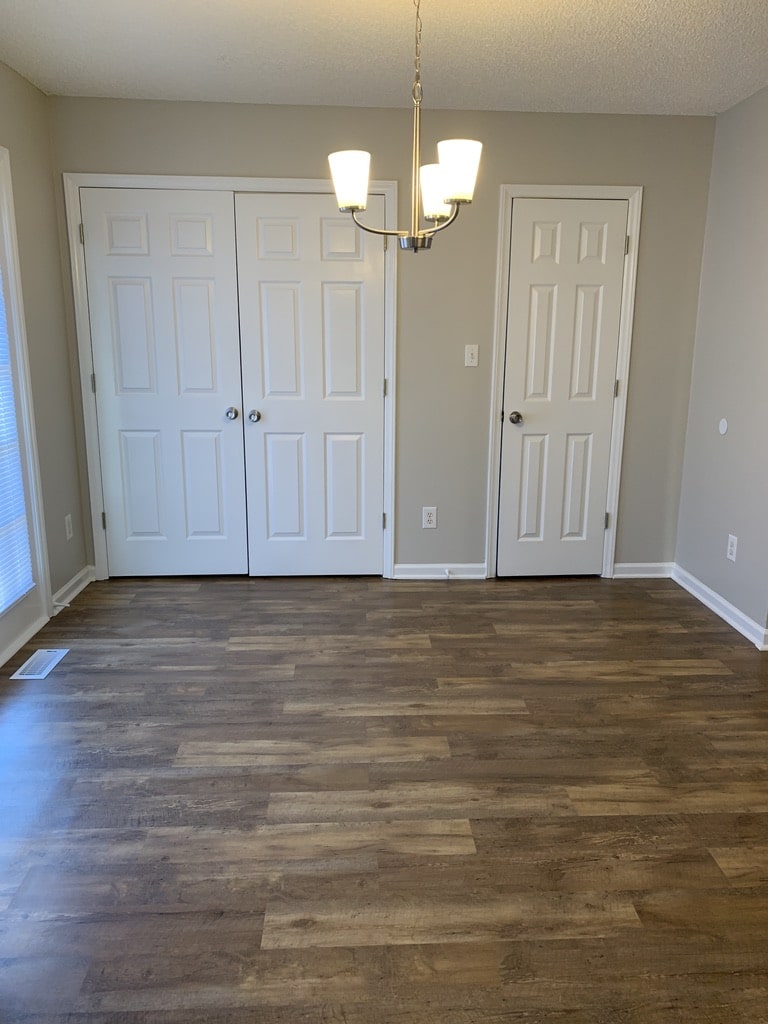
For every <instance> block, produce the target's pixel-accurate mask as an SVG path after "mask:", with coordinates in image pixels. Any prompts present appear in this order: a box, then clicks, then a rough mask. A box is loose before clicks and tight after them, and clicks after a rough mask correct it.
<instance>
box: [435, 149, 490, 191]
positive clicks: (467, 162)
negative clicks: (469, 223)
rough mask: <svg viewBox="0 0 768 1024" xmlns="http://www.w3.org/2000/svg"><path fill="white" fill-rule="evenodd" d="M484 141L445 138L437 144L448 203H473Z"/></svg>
mask: <svg viewBox="0 0 768 1024" xmlns="http://www.w3.org/2000/svg"><path fill="white" fill-rule="evenodd" d="M482 148H483V144H482V142H475V141H474V139H444V140H443V142H438V144H437V154H438V157H439V158H440V167H441V168H442V170H443V175H444V178H443V181H444V183H445V187H446V189H447V191H446V193H445V195H444V196H443V199H444V200H445V201H446V202H448V203H471V202H472V196H473V195H474V192H475V181H476V179H477V169H478V167H479V166H480V153H481V151H482Z"/></svg>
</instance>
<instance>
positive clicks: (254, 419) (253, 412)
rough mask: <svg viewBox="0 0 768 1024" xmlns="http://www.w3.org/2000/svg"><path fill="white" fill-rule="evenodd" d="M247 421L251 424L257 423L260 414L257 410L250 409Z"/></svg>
mask: <svg viewBox="0 0 768 1024" xmlns="http://www.w3.org/2000/svg"><path fill="white" fill-rule="evenodd" d="M248 419H249V420H250V421H251V423H258V422H259V420H260V419H261V413H260V412H259V410H258V409H251V411H250V412H249V413H248Z"/></svg>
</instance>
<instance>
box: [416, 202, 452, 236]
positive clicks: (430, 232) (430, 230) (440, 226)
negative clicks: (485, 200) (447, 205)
mask: <svg viewBox="0 0 768 1024" xmlns="http://www.w3.org/2000/svg"><path fill="white" fill-rule="evenodd" d="M451 205H452V206H453V210H451V215H450V217H449V218H448V219H447V220H444V221H443V223H442V224H438V225H437V227H434V228H428V229H427V230H426V231H422V232H421V234H423V235H429V237H430V238H431V237H432V236H433V235H436V234H437V232H438V231H445V229H446V228H449V227H450V226H451V224H453V222H454V221H455V220H456V218H457V217H458V216H459V210H460V209H461V204H460V203H452V204H451Z"/></svg>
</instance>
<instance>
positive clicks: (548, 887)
mask: <svg viewBox="0 0 768 1024" xmlns="http://www.w3.org/2000/svg"><path fill="white" fill-rule="evenodd" d="M40 646H51V647H54V646H68V647H71V653H70V654H69V655H68V656H67V657H66V658H65V659H64V661H62V662H61V663H60V665H59V666H58V667H57V668H56V669H55V670H54V672H53V673H52V674H51V675H50V676H49V677H48V678H47V679H45V680H42V681H26V682H18V681H11V680H10V679H9V678H8V677H9V675H10V673H11V672H12V671H14V669H15V668H16V667H17V666H18V665H19V664H20V663H21V662H22V661H23V660H24V658H26V657H27V656H28V655H29V654H30V653H31V651H32V650H34V649H36V648H37V647H40ZM767 755H768V656H767V655H765V654H760V653H759V652H757V651H756V650H755V649H754V648H753V647H752V646H751V645H750V644H749V643H748V642H747V641H746V640H744V639H742V638H741V637H740V636H739V635H738V634H737V633H735V632H733V631H732V630H731V629H730V628H729V627H727V626H726V625H724V624H723V623H722V622H720V620H718V619H717V618H716V617H715V616H714V615H712V614H711V613H710V612H709V611H707V610H706V609H705V608H703V607H702V606H700V605H699V604H697V603H696V602H695V601H694V600H693V599H692V598H691V597H689V596H688V595H687V594H685V593H684V592H683V591H682V590H680V589H679V588H678V587H677V586H675V584H673V583H671V582H669V581H665V580H661V581H631V582H629V581H627V582H618V581H604V580H597V579H588V580H567V579H565V580H525V581H488V582H480V583H471V582H461V581H451V582H446V583H405V582H397V583H395V582H387V581H382V580H377V579H318V580H305V579H282V580H247V579H242V578H226V579H205V580H198V579H193V580H152V581H150V580H141V581H138V580H113V581H110V582H107V583H98V584H94V585H92V586H91V587H89V588H88V589H87V590H86V591H85V592H84V593H83V594H82V595H81V596H80V597H79V598H78V599H77V600H76V601H75V602H74V604H73V606H72V607H71V608H69V609H67V610H66V611H64V612H62V613H61V614H60V615H59V616H58V617H57V618H56V619H55V620H53V621H52V622H51V623H50V624H49V626H48V627H46V629H45V630H44V631H43V633H42V634H40V635H39V636H38V637H37V638H36V639H35V641H34V642H33V643H32V644H30V645H29V646H28V647H27V648H26V649H25V650H24V651H22V652H20V654H19V656H18V657H17V658H15V659H14V660H13V662H12V663H10V664H9V665H7V666H5V668H4V669H2V670H0V786H1V790H0V792H1V793H2V795H1V796H0V1021H2V1022H3V1024H32V1022H34V1024H65V1022H66V1024H540V1022H542V1024H543V1022H547V1024H661V1022H664V1024H682V1022H685V1024H744V1022H751V1024H766V1022H768V756H767Z"/></svg>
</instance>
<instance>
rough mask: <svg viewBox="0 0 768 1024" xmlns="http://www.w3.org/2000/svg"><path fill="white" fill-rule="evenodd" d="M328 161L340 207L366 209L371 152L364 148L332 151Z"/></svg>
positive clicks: (343, 208)
mask: <svg viewBox="0 0 768 1024" xmlns="http://www.w3.org/2000/svg"><path fill="white" fill-rule="evenodd" d="M328 163H329V164H330V165H331V177H332V178H333V188H334V190H335V192H336V202H337V203H338V204H339V209H340V210H364V209H365V208H366V206H367V205H368V174H369V172H370V168H371V154H370V153H366V152H365V150H363V149H344V150H340V151H339V152H338V153H331V154H330V155H329V157H328Z"/></svg>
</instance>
